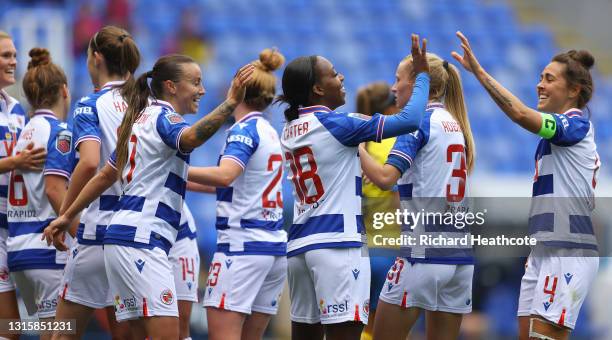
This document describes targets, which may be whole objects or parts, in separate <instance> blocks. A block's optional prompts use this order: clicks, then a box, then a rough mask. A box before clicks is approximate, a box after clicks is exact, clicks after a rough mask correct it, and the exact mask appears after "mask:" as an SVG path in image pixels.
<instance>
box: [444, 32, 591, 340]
mask: <svg viewBox="0 0 612 340" xmlns="http://www.w3.org/2000/svg"><path fill="white" fill-rule="evenodd" d="M457 36H458V37H459V39H460V40H461V47H462V48H463V52H464V54H463V56H461V55H459V54H458V53H456V52H453V57H454V58H455V59H457V60H458V61H459V62H460V63H461V65H463V67H464V68H465V69H466V70H467V71H469V72H472V73H473V74H474V76H475V77H476V79H478V81H479V82H480V84H481V85H482V86H483V87H484V88H485V89H486V90H487V92H488V93H489V95H490V96H491V98H492V99H493V100H494V101H495V103H496V104H497V106H499V108H500V109H502V111H504V113H505V114H506V115H507V116H508V117H509V118H510V119H512V121H514V122H515V123H517V124H518V125H519V126H521V127H522V128H524V129H525V130H527V131H530V132H532V133H535V134H538V135H539V136H541V137H542V139H541V140H540V142H539V144H538V147H537V149H536V154H535V168H536V170H535V176H534V182H533V198H532V201H531V211H530V217H529V232H530V234H532V237H535V239H536V240H537V246H534V247H532V249H531V254H530V255H529V258H528V259H527V264H526V270H525V275H524V276H523V280H522V282H521V294H520V297H519V307H518V316H519V333H520V339H528V338H531V339H567V338H568V337H569V333H570V331H571V330H572V329H573V328H574V326H575V324H576V319H577V318H578V313H579V311H580V307H581V306H582V303H583V302H584V299H585V297H586V295H587V293H588V292H589V290H590V286H591V284H592V282H593V280H594V279H595V275H596V274H597V270H598V267H599V258H598V256H597V240H596V239H595V235H594V233H593V226H592V224H591V211H592V210H593V208H594V195H595V193H594V190H595V184H596V183H597V170H598V169H599V166H600V162H599V156H598V154H597V150H596V145H595V139H594V130H593V124H592V123H591V122H590V120H589V117H588V116H587V115H586V114H585V113H584V112H583V111H582V110H583V109H584V108H585V107H586V105H587V103H588V102H589V100H590V99H591V96H592V94H593V80H592V78H591V74H590V71H589V69H590V68H591V67H592V66H593V64H594V62H595V60H594V58H593V56H592V55H591V54H590V53H589V52H587V51H584V50H581V51H575V50H571V51H569V52H565V53H560V54H558V55H556V56H554V57H553V58H552V60H551V62H550V63H549V64H548V65H547V66H546V67H545V68H544V70H543V71H542V73H541V74H540V82H539V83H538V85H537V93H538V106H537V108H536V109H535V110H534V109H531V108H529V107H527V106H526V105H525V104H523V103H522V102H521V101H520V100H519V99H518V98H517V97H515V96H514V95H513V94H512V93H510V91H508V90H507V89H505V88H504V87H503V86H502V85H501V84H499V83H498V82H497V81H496V80H495V79H493V77H491V76H490V75H489V74H488V73H487V72H486V71H485V70H484V69H483V68H482V66H481V65H480V64H479V63H478V60H477V59H476V56H475V55H474V52H473V51H472V48H471V47H470V43H469V41H468V39H467V38H466V37H465V36H464V35H463V34H462V33H461V32H457Z"/></svg>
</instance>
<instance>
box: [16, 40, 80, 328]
mask: <svg viewBox="0 0 612 340" xmlns="http://www.w3.org/2000/svg"><path fill="white" fill-rule="evenodd" d="M29 55H30V57H31V60H30V62H29V63H28V71H27V72H26V74H25V76H24V79H23V90H24V92H25V95H26V97H27V99H28V102H29V104H30V105H31V107H32V110H33V111H34V113H33V115H32V118H31V119H30V121H29V122H28V124H26V126H25V127H24V128H23V131H22V133H21V135H20V136H19V139H18V140H17V144H16V145H15V150H13V151H14V153H19V152H21V150H23V149H25V148H26V147H27V145H29V144H30V143H34V144H35V145H36V146H38V147H44V148H46V149H47V153H48V156H47V159H46V161H45V165H44V170H43V171H42V172H31V171H20V170H15V171H13V172H12V173H11V178H10V182H9V192H8V207H7V217H8V226H9V236H8V239H7V241H6V244H7V250H8V266H9V270H10V271H11V276H12V277H13V279H14V280H15V283H16V285H17V288H19V292H20V295H21V296H22V297H23V301H24V303H25V305H26V307H27V311H28V314H30V315H33V314H34V313H37V314H38V318H39V319H41V320H44V321H50V320H51V318H53V317H54V316H55V308H56V306H57V292H58V291H59V286H60V280H61V277H62V272H63V269H64V265H65V263H66V258H67V257H68V253H67V252H65V251H58V250H56V249H55V248H54V247H53V246H48V245H47V244H46V243H45V242H44V241H42V240H41V235H42V232H43V230H44V229H45V227H47V226H48V225H49V223H50V222H51V221H52V220H53V219H54V218H55V217H56V216H57V213H58V212H59V210H60V206H61V204H62V200H63V199H64V196H65V194H66V186H67V184H68V179H69V178H70V173H71V172H72V168H73V165H74V156H73V153H72V133H71V132H70V130H69V129H68V126H67V124H66V123H62V122H61V120H64V119H65V118H66V114H67V112H68V109H69V108H70V93H69V91H68V86H67V84H68V82H67V80H66V75H65V74H64V71H62V69H61V68H60V67H59V66H57V65H55V64H54V63H52V62H51V57H50V55H49V51H48V50H46V49H44V48H33V49H32V50H30V53H29ZM41 338H43V339H50V338H51V334H44V333H43V334H42V335H41Z"/></svg>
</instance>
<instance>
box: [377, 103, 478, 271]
mask: <svg viewBox="0 0 612 340" xmlns="http://www.w3.org/2000/svg"><path fill="white" fill-rule="evenodd" d="M387 164H390V165H393V166H394V167H396V168H397V169H398V170H399V171H400V173H401V174H402V177H401V178H400V179H399V180H398V182H397V184H398V191H399V195H400V205H401V208H402V209H403V210H405V211H407V212H414V213H419V212H421V213H432V215H429V216H427V218H423V219H420V220H419V221H417V223H414V221H413V223H414V225H402V234H404V235H408V236H412V237H413V238H414V240H415V244H414V245H413V246H408V245H405V246H404V245H403V246H402V247H401V248H400V256H402V257H406V258H408V259H410V261H414V262H423V263H441V264H472V263H474V259H473V253H472V247H471V245H467V246H460V245H457V246H435V245H431V246H429V245H428V244H421V242H420V239H421V235H426V236H427V237H435V238H437V237H442V238H445V239H447V238H462V237H464V236H465V235H466V234H469V227H468V226H461V225H460V226H461V227H457V226H455V225H454V224H444V223H443V222H444V220H443V219H442V218H438V217H437V216H441V215H437V213H440V214H445V213H447V212H449V213H452V214H455V212H458V211H460V212H463V213H465V212H467V209H468V208H469V207H468V206H467V201H468V199H467V197H469V193H468V192H469V190H468V189H469V186H468V181H467V179H468V178H467V168H466V155H465V138H464V136H463V132H462V130H461V127H460V126H459V123H458V122H457V121H456V120H455V118H454V117H453V116H452V114H451V113H450V112H448V111H447V110H446V109H445V108H444V105H443V104H440V103H430V104H429V105H427V110H426V111H425V115H424V116H423V120H422V121H421V126H420V127H419V129H418V130H417V131H415V132H413V133H411V134H406V135H402V136H399V137H398V138H397V140H396V142H395V145H394V146H393V149H392V150H391V151H390V153H389V156H388V158H387ZM449 207H452V208H453V210H452V211H450V210H449ZM433 214H436V215H433Z"/></svg>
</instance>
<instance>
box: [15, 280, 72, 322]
mask: <svg viewBox="0 0 612 340" xmlns="http://www.w3.org/2000/svg"><path fill="white" fill-rule="evenodd" d="M62 271H63V270H62V269H26V270H20V271H16V272H12V273H11V276H12V277H13V280H15V284H16V285H17V288H18V289H19V295H21V297H22V298H23V303H24V304H25V306H26V309H27V311H28V314H29V315H34V314H35V313H38V318H40V319H45V318H52V317H54V316H55V309H56V308H57V300H58V296H57V292H58V290H59V287H60V280H61V279H62Z"/></svg>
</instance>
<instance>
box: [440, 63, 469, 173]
mask: <svg viewBox="0 0 612 340" xmlns="http://www.w3.org/2000/svg"><path fill="white" fill-rule="evenodd" d="M444 68H445V69H446V70H447V72H448V81H447V82H446V89H445V95H444V106H445V107H446V109H447V110H448V112H450V113H451V114H452V115H453V117H454V118H455V119H456V120H457V122H458V123H459V126H460V127H461V131H463V137H464V138H465V157H466V166H467V171H468V174H469V173H471V172H472V169H473V168H474V158H475V155H476V145H475V144H474V137H473V136H472V128H471V127H470V120H469V119H468V115H467V109H466V107H465V100H464V98H463V87H462V85H461V78H460V77H459V72H458V71H457V68H456V67H455V66H453V65H452V64H448V63H446V62H445V63H444Z"/></svg>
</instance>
